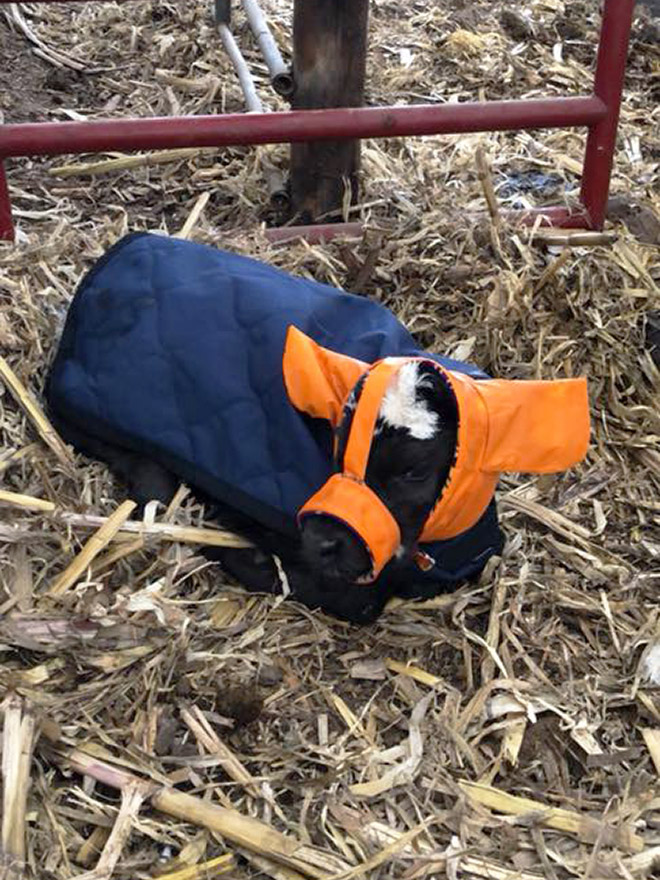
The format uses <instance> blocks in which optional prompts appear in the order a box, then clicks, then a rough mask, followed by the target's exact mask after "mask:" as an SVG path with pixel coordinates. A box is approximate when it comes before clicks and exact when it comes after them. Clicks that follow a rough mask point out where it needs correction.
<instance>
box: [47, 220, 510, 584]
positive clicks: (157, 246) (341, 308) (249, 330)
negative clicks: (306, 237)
mask: <svg viewBox="0 0 660 880" xmlns="http://www.w3.org/2000/svg"><path fill="white" fill-rule="evenodd" d="M290 325H294V326H295V327H297V328H298V329H299V330H301V331H302V332H303V333H305V334H306V335H307V336H309V337H311V338H312V339H313V340H315V341H316V342H317V343H318V344H319V345H321V346H323V347H325V348H329V349H331V350H333V351H336V352H340V353H342V354H346V355H350V356H352V357H354V358H358V359H360V360H363V361H366V362H368V363H373V362H374V361H376V360H378V359H380V358H382V357H385V356H388V355H393V356H419V355H423V356H424V357H430V358H433V359H435V360H437V361H438V362H439V363H440V364H442V365H443V366H445V367H446V368H448V369H451V370H455V371H461V372H464V373H468V374H470V375H473V376H475V377H478V378H487V377H486V376H485V375H484V374H483V373H482V372H481V371H479V370H478V369H477V368H476V367H473V366H470V365H467V364H463V363H460V362H457V361H455V360H452V359H450V358H445V357H441V356H439V355H435V354H432V353H429V352H426V351H423V350H422V349H420V347H419V346H418V345H417V343H416V342H415V340H414V339H413V338H412V336H411V335H410V334H409V333H408V331H407V330H406V329H405V327H404V326H403V325H402V324H401V323H400V322H399V321H398V320H397V319H396V318H395V317H394V315H393V314H392V313H391V312H390V311H388V310H387V309H386V308H384V307H383V306H381V305H379V304H378V303H376V302H373V301H371V300H369V299H366V298H364V297H361V296H354V295H351V294H347V293H344V292H342V291H339V290H336V289H334V288H332V287H330V286H327V285H324V284H320V283H318V282H314V281H308V280H306V279H303V278H295V277H292V276H290V275H287V274H286V273H284V272H282V271H279V270H277V269H275V268H273V267H271V266H268V265H266V264H264V263H261V262H258V261H256V260H253V259H249V258H246V257H242V256H238V255H235V254H231V253H227V252H225V251H221V250H218V249H215V248H212V247H208V246H206V245H200V244H194V243H191V242H187V241H182V240H177V239H173V238H167V237H164V236H159V235H152V234H146V233H137V234H132V235H129V236H127V237H125V238H123V239H122V240H120V241H119V242H118V243H117V244H115V245H114V247H112V248H111V249H110V250H109V251H108V252H107V253H106V254H105V255H104V256H103V257H102V258H101V259H100V260H99V261H98V262H97V263H96V264H95V265H94V266H93V268H92V269H91V271H90V272H89V273H88V274H87V276H86V277H85V278H84V279H83V281H82V282H81V284H80V286H79V288H78V290H77V292H76V294H75V296H74V298H73V301H72V303H71V306H70V309H69V312H68V316H67V319H66V323H65V327H64V331H63V335H62V338H61V341H60V345H59V348H58V351H57V353H56V356H55V359H54V362H53V364H52V367H51V370H50V373H49V376H48V380H47V387H46V397H47V402H48V405H49V407H50V409H51V411H52V413H53V414H54V416H56V417H59V418H61V419H62V420H63V421H65V422H70V423H72V424H73V425H75V426H78V427H79V428H80V429H81V430H84V431H85V432H86V433H88V434H91V435H94V436H96V437H98V439H99V440H102V441H104V442H105V443H109V444H114V445H116V446H119V447H123V448H125V449H127V450H130V451H133V452H137V453H141V454H144V455H145V456H146V457H149V458H151V459H153V460H155V461H157V462H159V463H160V464H162V465H163V466H164V467H166V468H167V469H169V470H170V471H172V472H173V473H174V474H175V475H176V476H177V477H179V478H180V479H181V480H182V481H185V482H186V483H188V484H190V485H191V486H193V487H197V488H199V489H200V490H202V491H203V492H204V493H206V494H207V495H209V496H211V497H212V498H214V499H216V500H218V501H219V502H222V503H223V504H225V505H228V506H229V507H231V508H233V509H235V510H237V511H239V512H240V513H242V514H245V515H247V516H249V517H251V518H252V519H254V520H255V521H256V522H257V523H260V524H262V525H263V526H265V527H267V528H269V529H272V530H275V531H279V532H281V533H285V534H287V535H293V534H295V530H296V526H295V515H296V513H297V511H298V509H299V508H300V507H301V506H302V505H303V504H304V503H305V501H306V500H307V499H308V498H309V497H310V496H311V495H313V493H315V492H316V491H317V490H318V489H319V488H320V487H321V486H322V485H323V484H324V483H325V481H326V480H327V479H328V477H329V476H330V474H331V472H332V461H331V459H332V431H331V428H330V425H329V423H328V422H326V421H324V420H320V419H312V418H310V417H309V416H307V415H306V414H304V413H301V412H299V411H298V410H297V409H295V407H294V406H293V405H292V404H291V403H290V401H289V399H288V397H287V393H286V389H285V385H284V380H283V373H282V357H283V351H284V343H285V337H286V331H287V328H288V327H289V326H290ZM501 546H502V537H501V533H500V530H499V527H498V524H497V516H496V510H495V505H494V503H492V504H491V505H490V507H489V508H488V509H487V511H486V513H485V514H484V515H483V517H482V518H481V520H480V521H479V522H478V523H477V524H476V525H475V526H473V527H472V528H471V529H470V530H468V531H467V532H464V533H463V534H461V535H459V536H458V537H457V538H453V539H451V540H448V541H441V542H437V543H433V544H426V545H424V546H423V549H424V550H425V551H426V553H428V554H429V555H430V556H432V557H433V558H434V559H435V560H436V563H437V564H436V565H435V566H434V567H433V568H431V569H430V570H429V571H428V572H425V573H422V572H420V571H419V570H418V569H417V568H416V567H414V566H413V564H412V563H411V573H412V571H413V570H414V572H415V578H416V579H417V580H418V581H423V582H440V583H448V584H452V583H456V582H457V581H458V580H461V579H463V578H465V577H470V576H472V575H473V574H475V573H477V572H478V571H479V570H480V569H481V568H482V567H483V565H484V564H485V562H486V560H487V559H488V558H489V556H491V555H492V554H493V553H498V552H499V551H500V550H501Z"/></svg>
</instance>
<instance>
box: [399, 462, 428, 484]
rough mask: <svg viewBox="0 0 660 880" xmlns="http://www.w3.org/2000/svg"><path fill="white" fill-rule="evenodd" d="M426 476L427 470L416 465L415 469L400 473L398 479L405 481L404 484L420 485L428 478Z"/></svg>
mask: <svg viewBox="0 0 660 880" xmlns="http://www.w3.org/2000/svg"><path fill="white" fill-rule="evenodd" d="M428 475H429V474H428V469H427V468H425V467H420V466H419V465H417V466H416V467H411V468H408V469H407V470H405V471H402V472H401V473H400V474H399V479H401V480H405V481H406V483H421V482H423V481H424V480H425V479H426V478H427V477H428Z"/></svg>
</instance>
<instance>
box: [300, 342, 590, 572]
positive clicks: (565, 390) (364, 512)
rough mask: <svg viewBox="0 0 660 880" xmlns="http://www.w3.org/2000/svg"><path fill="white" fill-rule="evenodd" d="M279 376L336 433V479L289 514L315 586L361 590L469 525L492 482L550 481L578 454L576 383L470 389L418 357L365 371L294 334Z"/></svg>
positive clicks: (581, 393)
mask: <svg viewBox="0 0 660 880" xmlns="http://www.w3.org/2000/svg"><path fill="white" fill-rule="evenodd" d="M301 363H304V364H305V368H304V369H300V368H299V365H300V364H301ZM284 377H285V382H286V388H287V393H288V395H289V399H290V400H291V402H292V403H293V404H294V406H296V407H298V409H300V410H302V411H304V412H307V413H308V414H309V415H311V416H314V417H317V418H318V417H321V418H325V419H328V420H329V421H330V422H331V424H332V425H333V426H335V428H336V444H335V469H336V471H337V472H336V473H335V474H333V475H332V476H331V477H330V478H329V479H328V480H327V481H326V483H325V484H324V485H323V486H322V487H321V489H320V490H319V491H318V492H317V493H316V494H315V495H313V496H312V498H310V499H309V500H308V501H307V502H306V503H305V504H304V505H303V506H302V508H301V509H300V510H299V512H298V520H299V524H300V527H301V531H302V546H303V552H304V554H305V556H306V558H307V561H308V563H309V565H310V566H311V567H312V569H313V570H314V572H315V573H316V574H318V576H319V578H320V579H321V580H325V581H326V582H334V583H335V584H343V585H346V586H348V585H350V584H351V583H369V582H370V581H373V580H374V579H375V578H376V577H377V576H378V574H379V573H380V572H381V570H382V569H383V567H384V566H385V565H386V564H387V563H388V562H389V560H390V559H391V558H392V557H393V556H398V557H400V558H401V557H405V556H406V555H407V554H409V553H410V551H411V550H413V549H414V548H415V545H416V543H417V541H419V542H420V543H422V544H424V543H432V542H435V541H444V540H448V539H451V538H454V537H456V536H457V535H460V534H462V533H463V532H465V531H466V530H468V529H469V528H471V527H472V526H473V525H475V523H476V522H477V521H478V520H479V519H480V517H481V516H482V515H483V513H484V511H485V510H486V509H487V507H488V504H489V503H490V501H491V499H492V497H493V494H494V491H495V486H496V485H497V481H498V478H499V475H500V473H502V472H505V473H511V472H524V473H539V474H543V473H557V472H558V471H561V470H565V469H566V468H567V467H571V466H572V465H574V464H576V463H577V462H579V461H581V460H582V459H583V458H584V456H585V454H586V451H587V447H588V442H589V401H588V396H587V384H586V381H585V380H584V379H558V380H552V381H536V380H530V381H519V380H501V379H481V378H474V377H472V376H470V375H467V374H465V373H463V372H460V371H458V372H457V371H453V370H447V369H445V368H444V367H442V366H440V365H439V364H438V363H436V362H435V361H434V360H432V359H431V358H424V357H412V358H406V357H398V358H385V359H384V360H381V361H379V362H377V363H376V364H372V365H371V366H369V364H366V363H363V362H361V361H358V360H355V359H353V358H350V357H347V356H345V355H342V354H338V353H336V352H332V351H330V350H328V349H324V348H322V347H321V346H319V345H318V344H317V343H315V342H314V341H313V340H311V339H309V338H308V337H307V336H305V335H304V334H303V333H301V332H300V331H298V330H296V329H295V328H290V329H289V334H288V336H287V343H286V346H285V354H284Z"/></svg>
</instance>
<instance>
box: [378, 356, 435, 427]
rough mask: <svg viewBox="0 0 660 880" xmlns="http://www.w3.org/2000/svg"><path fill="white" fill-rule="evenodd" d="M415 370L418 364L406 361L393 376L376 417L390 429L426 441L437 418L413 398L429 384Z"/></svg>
mask: <svg viewBox="0 0 660 880" xmlns="http://www.w3.org/2000/svg"><path fill="white" fill-rule="evenodd" d="M419 367H420V364H419V363H417V362H416V361H410V362H409V363H407V364H404V365H403V366H402V367H401V369H400V370H399V371H398V372H397V373H396V374H395V375H394V378H393V379H392V382H391V384H390V386H389V388H388V389H387V391H386V392H385V394H384V395H383V402H382V403H381V405H380V410H379V413H378V418H379V420H381V419H382V421H383V423H384V424H385V425H389V426H390V427H392V428H407V429H408V431H409V432H410V435H411V437H415V438H416V439H417V440H430V439H431V437H433V435H434V434H435V432H436V431H437V429H438V415H437V413H434V412H432V411H431V410H430V409H429V406H428V403H427V402H426V401H425V400H422V399H421V398H418V396H417V391H418V389H420V388H424V387H429V385H430V384H431V379H430V377H427V376H420V375H419Z"/></svg>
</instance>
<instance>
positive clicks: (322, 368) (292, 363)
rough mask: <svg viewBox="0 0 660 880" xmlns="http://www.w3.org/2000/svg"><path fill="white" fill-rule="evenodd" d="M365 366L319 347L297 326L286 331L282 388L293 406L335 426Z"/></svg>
mask: <svg viewBox="0 0 660 880" xmlns="http://www.w3.org/2000/svg"><path fill="white" fill-rule="evenodd" d="M368 366H369V365H368V364H366V363H364V362H363V361H358V360H356V359H355V358H351V357H348V356H347V355H344V354H337V353H336V352H334V351H330V350H329V349H327V348H323V347H322V346H320V345H318V343H316V342H314V340H313V339H310V338H309V336H305V334H304V333H302V332H301V331H300V330H298V328H297V327H294V326H290V327H289V328H288V330H287V334H286V342H285V344H284V357H283V359H282V369H283V372H284V384H285V386H286V391H287V394H288V395H289V400H290V401H291V403H292V404H293V405H294V406H295V407H296V409H299V410H302V411H303V412H306V413H307V414H308V415H310V416H313V417H314V418H321V419H328V421H329V422H331V423H332V425H333V426H335V425H337V423H338V422H339V419H340V417H341V411H342V406H343V403H344V401H345V400H346V398H347V397H348V394H349V392H350V390H351V388H352V387H353V386H354V385H355V383H356V382H357V380H358V379H359V378H360V376H361V375H362V374H363V373H364V372H365V370H367V368H368Z"/></svg>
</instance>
